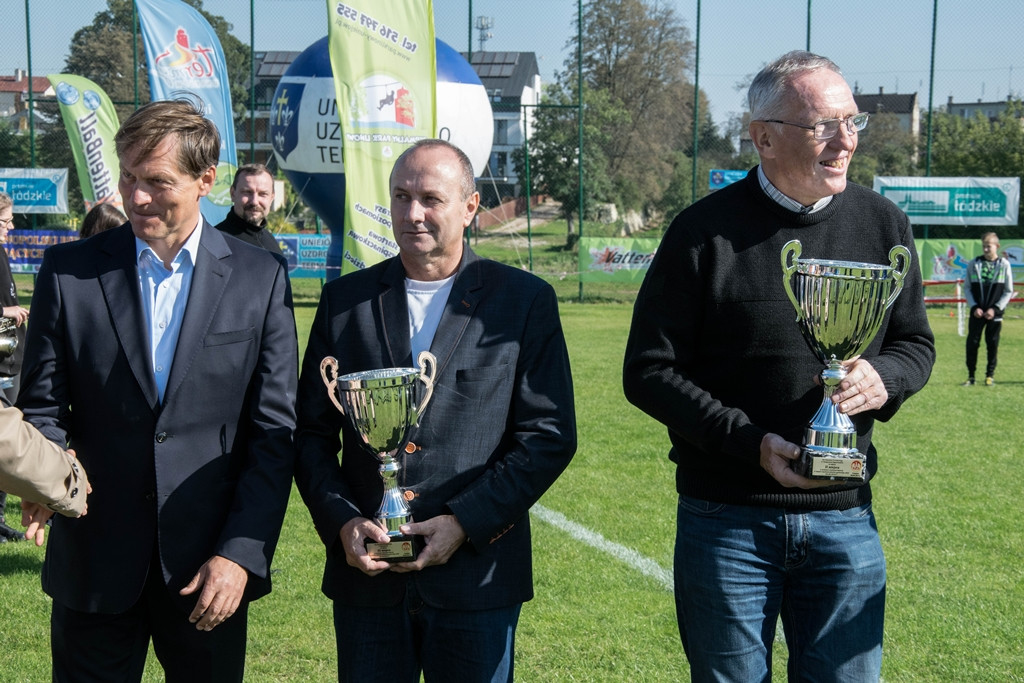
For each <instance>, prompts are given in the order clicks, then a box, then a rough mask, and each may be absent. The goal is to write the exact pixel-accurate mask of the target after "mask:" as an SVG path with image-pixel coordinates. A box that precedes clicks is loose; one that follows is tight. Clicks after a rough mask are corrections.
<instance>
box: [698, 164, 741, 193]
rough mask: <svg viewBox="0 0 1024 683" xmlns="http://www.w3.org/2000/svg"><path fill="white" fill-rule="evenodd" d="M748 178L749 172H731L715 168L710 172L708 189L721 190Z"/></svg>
mask: <svg viewBox="0 0 1024 683" xmlns="http://www.w3.org/2000/svg"><path fill="white" fill-rule="evenodd" d="M746 177H747V171H730V170H726V169H721V168H713V169H711V170H710V171H709V172H708V189H709V190H721V189H722V188H723V187H725V186H726V185H732V184H733V183H735V182H736V181H737V180H743V179H744V178H746Z"/></svg>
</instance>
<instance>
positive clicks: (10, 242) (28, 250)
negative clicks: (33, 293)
mask: <svg viewBox="0 0 1024 683" xmlns="http://www.w3.org/2000/svg"><path fill="white" fill-rule="evenodd" d="M77 239H78V233H77V232H73V231H71V230H11V231H10V232H9V233H7V242H6V244H4V249H6V250H7V260H8V261H10V262H11V272H12V273H38V272H39V266H40V265H42V263H43V251H44V250H45V249H46V248H47V247H51V246H53V245H54V244H60V243H61V242H74V241H75V240H77Z"/></svg>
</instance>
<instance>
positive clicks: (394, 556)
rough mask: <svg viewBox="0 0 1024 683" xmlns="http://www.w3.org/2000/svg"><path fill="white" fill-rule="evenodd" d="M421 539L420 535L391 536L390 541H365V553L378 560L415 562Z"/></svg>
mask: <svg viewBox="0 0 1024 683" xmlns="http://www.w3.org/2000/svg"><path fill="white" fill-rule="evenodd" d="M422 545H423V541H422V539H421V537H420V536H407V535H399V536H392V537H391V542H390V543H376V542H373V541H370V540H367V541H366V554H367V555H369V556H370V557H372V558H373V559H375V560H377V561H378V562H415V561H416V556H417V555H418V554H419V552H420V547H421V546H422Z"/></svg>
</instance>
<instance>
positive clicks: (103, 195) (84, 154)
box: [47, 74, 121, 211]
mask: <svg viewBox="0 0 1024 683" xmlns="http://www.w3.org/2000/svg"><path fill="white" fill-rule="evenodd" d="M47 78H48V79H50V83H52V84H53V89H54V92H56V94H57V102H58V103H59V104H60V115H61V118H63V119H64V127H65V128H66V129H67V131H68V139H69V140H70V141H71V152H72V154H73V155H74V157H75V168H76V169H77V170H78V182H79V184H80V185H81V186H82V198H83V199H84V200H85V210H86V211H88V210H89V209H91V208H92V207H93V206H95V205H96V204H99V203H101V202H111V203H113V204H114V205H115V206H117V207H118V208H121V195H120V193H119V192H118V190H117V177H118V175H120V173H121V165H120V163H118V160H117V150H116V149H115V148H114V134H115V133H117V128H118V122H117V112H116V111H114V105H113V104H111V102H110V98H109V97H107V93H105V92H103V88H101V87H100V86H98V85H96V84H95V83H93V82H92V81H90V80H89V79H88V78H84V77H82V76H72V75H70V74H51V75H49V76H47Z"/></svg>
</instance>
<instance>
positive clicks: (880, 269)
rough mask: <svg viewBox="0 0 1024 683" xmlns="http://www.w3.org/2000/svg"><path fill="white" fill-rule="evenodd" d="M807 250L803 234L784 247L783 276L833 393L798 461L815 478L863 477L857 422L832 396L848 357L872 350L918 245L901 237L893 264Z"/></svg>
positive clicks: (813, 421)
mask: <svg viewBox="0 0 1024 683" xmlns="http://www.w3.org/2000/svg"><path fill="white" fill-rule="evenodd" d="M800 251H801V245H800V241H799V240H792V241H790V242H787V243H786V246H784V247H783V248H782V270H783V277H782V282H783V285H784V286H785V288H786V293H787V294H788V295H789V299H790V301H792V302H793V306H794V307H795V308H796V312H797V316H796V321H797V324H798V325H800V331H801V332H802V333H803V335H804V338H805V339H806V340H807V343H808V344H809V345H810V346H811V349H812V350H813V351H814V352H815V353H816V354H817V356H818V358H819V359H820V360H821V362H822V363H824V364H825V365H826V366H827V367H826V368H825V369H824V370H823V371H822V372H821V383H822V386H823V387H824V390H825V397H824V400H822V402H821V406H820V407H819V408H818V412H816V413H815V414H814V417H813V418H811V421H810V423H809V424H808V425H807V427H806V428H805V429H804V444H803V449H802V450H801V453H800V458H799V459H798V460H797V461H796V464H795V465H794V469H795V470H796V471H797V472H798V473H800V474H802V475H803V476H805V477H808V478H810V479H832V480H840V481H843V480H855V481H856V480H863V479H864V475H865V464H866V463H865V456H864V455H863V454H861V453H860V452H859V451H858V450H857V430H856V428H855V427H854V425H853V421H852V420H851V419H850V418H849V417H848V416H847V415H844V414H842V413H840V412H839V410H838V409H837V407H836V405H835V404H833V403H832V400H831V397H832V394H834V393H835V392H836V391H837V389H838V387H839V383H840V382H842V381H843V379H844V378H845V377H846V368H845V367H843V365H842V362H843V361H847V360H850V359H852V358H855V357H856V356H859V355H860V354H861V353H863V352H864V349H866V348H867V347H868V345H869V344H870V343H871V341H872V340H873V339H874V338H875V335H876V334H877V333H878V328H879V327H881V325H882V319H883V318H884V317H885V311H886V310H887V309H888V308H889V307H890V306H891V305H892V304H893V302H894V301H896V297H897V296H899V293H900V291H901V290H902V289H903V278H904V277H905V276H906V274H907V270H908V269H909V268H910V250H909V249H907V248H906V247H905V246H903V245H902V244H897V245H896V246H895V247H893V248H892V249H891V250H890V251H889V265H887V266H885V265H877V264H873V263H857V262H853V261H829V260H825V259H801V258H799V257H800ZM897 264H899V266H900V267H897Z"/></svg>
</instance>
